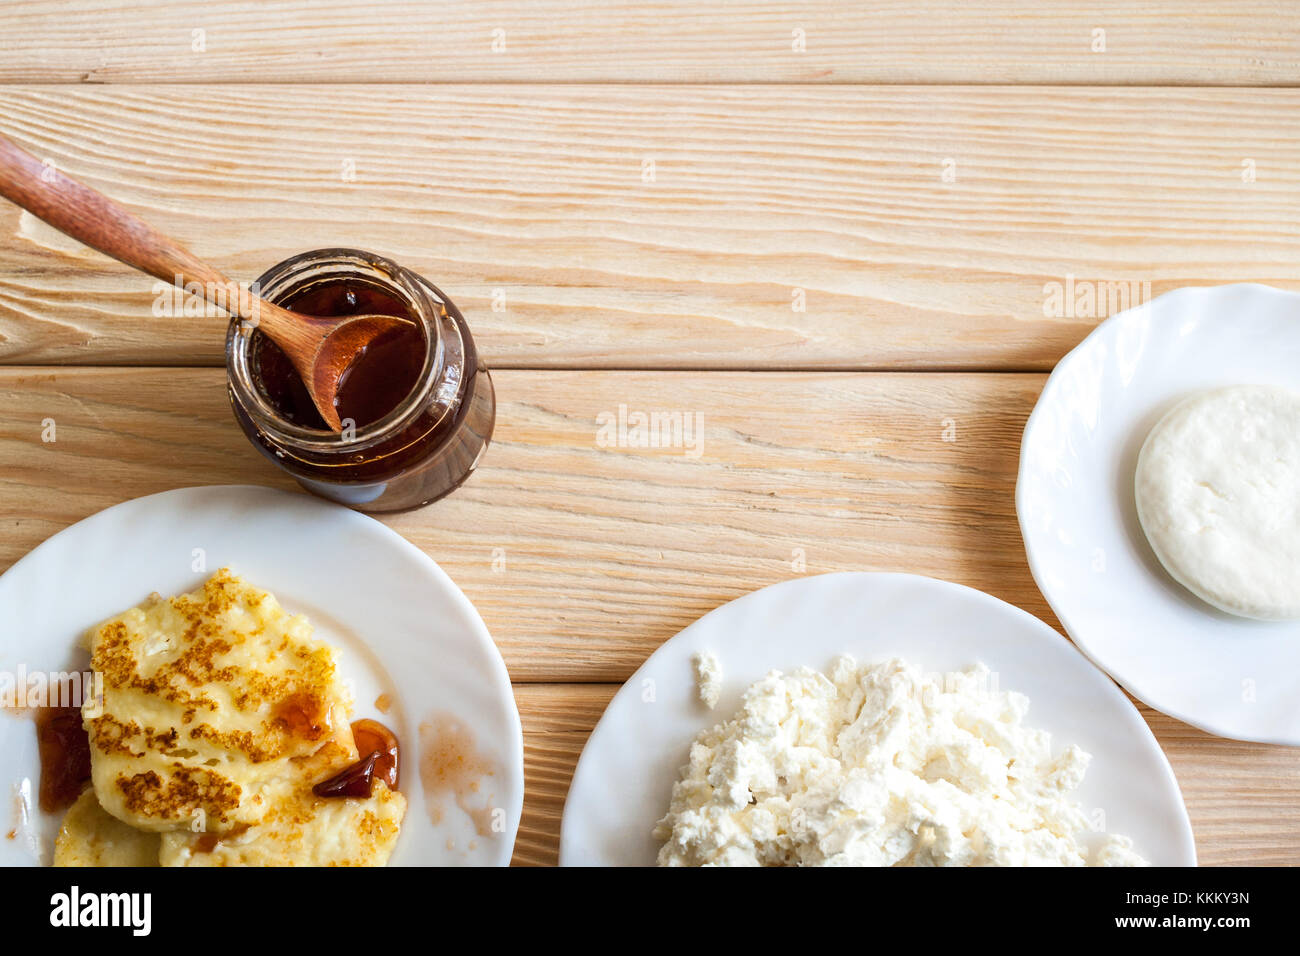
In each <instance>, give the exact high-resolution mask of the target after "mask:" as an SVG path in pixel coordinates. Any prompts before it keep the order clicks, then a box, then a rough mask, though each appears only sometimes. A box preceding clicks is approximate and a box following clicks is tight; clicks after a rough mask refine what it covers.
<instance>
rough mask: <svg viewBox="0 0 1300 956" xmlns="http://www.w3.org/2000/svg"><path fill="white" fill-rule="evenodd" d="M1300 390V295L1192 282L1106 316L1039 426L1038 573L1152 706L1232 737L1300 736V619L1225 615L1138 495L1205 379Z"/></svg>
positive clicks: (1020, 496) (1024, 503)
mask: <svg viewBox="0 0 1300 956" xmlns="http://www.w3.org/2000/svg"><path fill="white" fill-rule="evenodd" d="M1240 384H1263V385H1281V386H1286V387H1289V388H1293V389H1300V296H1297V295H1294V294H1292V293H1289V292H1281V291H1278V290H1277V289H1270V288H1268V287H1266V286H1261V285H1230V286H1220V287H1218V288H1211V289H1180V290H1178V291H1176V292H1171V293H1169V294H1167V295H1162V296H1160V297H1159V298H1157V299H1154V300H1152V301H1151V302H1148V303H1146V304H1145V305H1142V306H1139V307H1138V308H1136V309H1130V310H1129V311H1127V312H1122V313H1120V314H1118V315H1116V316H1113V317H1112V318H1110V319H1107V320H1106V321H1105V322H1103V323H1102V324H1101V325H1099V326H1098V327H1097V329H1096V330H1095V331H1094V332H1093V333H1092V334H1091V335H1089V336H1088V337H1087V338H1086V339H1084V341H1083V342H1082V343H1081V344H1080V345H1079V346H1078V347H1077V348H1075V349H1074V351H1072V352H1070V354H1069V355H1067V356H1066V357H1065V358H1063V359H1062V360H1061V362H1060V364H1058V365H1057V366H1056V370H1055V371H1054V372H1053V373H1052V375H1051V377H1050V378H1049V379H1048V380H1047V385H1046V386H1045V387H1044V388H1043V393H1042V395H1041V396H1040V397H1039V399H1038V404H1037V405H1036V406H1035V408H1034V412H1033V414H1032V415H1031V416H1030V418H1029V422H1028V424H1027V425H1026V426H1025V435H1024V441H1023V443H1022V444H1021V448H1020V475H1019V479H1018V481H1017V483H1016V511H1017V513H1018V514H1019V516H1020V530H1021V534H1022V535H1023V536H1024V539H1025V551H1026V552H1027V554H1028V556H1029V567H1030V569H1031V570H1032V571H1033V574H1034V580H1035V581H1037V582H1038V587H1039V589H1040V590H1041V591H1042V592H1043V595H1044V596H1045V597H1046V598H1047V601H1048V603H1049V604H1051V606H1052V610H1054V611H1055V612H1056V614H1057V616H1058V617H1059V618H1060V619H1061V623H1062V624H1063V625H1064V627H1065V629H1066V631H1067V632H1068V633H1069V635H1070V637H1072V638H1073V639H1074V642H1075V643H1076V644H1077V645H1078V646H1079V648H1080V649H1081V650H1082V651H1083V652H1084V653H1085V654H1087V655H1088V656H1089V657H1090V658H1092V660H1094V661H1095V662H1096V663H1097V664H1098V665H1100V666H1101V667H1102V668H1104V669H1105V670H1106V671H1108V672H1109V673H1110V674H1111V675H1112V676H1113V677H1114V678H1115V679H1116V680H1118V681H1119V682H1120V683H1121V684H1122V685H1123V686H1124V687H1126V688H1127V689H1128V690H1129V691H1130V692H1131V693H1132V694H1133V695H1134V696H1135V697H1137V698H1138V699H1139V700H1142V701H1145V702H1146V703H1147V704H1149V705H1150V706H1152V707H1154V708H1156V709H1157V710H1161V711H1164V712H1165V713H1166V714H1170V715H1171V716H1174V717H1177V718H1178V719H1180V720H1183V721H1186V722H1187V723H1189V724H1192V725H1194V726H1196V727H1200V728H1201V729H1202V730H1206V731H1209V732H1210V733H1213V734H1218V735H1219V736H1222V737H1235V738H1238V739H1241V740H1259V741H1268V742H1273V743H1285V744H1293V745H1296V744H1300V621H1285V622H1263V621H1252V620H1247V619H1245V618H1240V617H1234V616H1232V615H1230V614H1225V613H1224V612H1222V611H1218V610H1216V609H1215V608H1213V607H1211V606H1210V605H1208V604H1206V603H1205V602H1203V601H1201V600H1200V599H1199V598H1197V597H1196V596H1195V595H1193V594H1192V593H1191V592H1189V591H1187V590H1186V589H1185V588H1183V587H1182V586H1181V585H1179V584H1178V583H1177V582H1176V581H1174V580H1173V578H1171V577H1170V576H1169V574H1168V573H1167V572H1166V571H1165V570H1164V568H1163V567H1162V566H1161V565H1160V562H1159V560H1157V558H1156V556H1155V554H1154V552H1152V550H1151V547H1150V545H1149V544H1148V543H1147V540H1146V536H1145V535H1144V534H1143V532H1142V527H1141V525H1140V524H1138V520H1137V512H1136V506H1135V505H1134V499H1133V478H1134V470H1135V469H1136V467H1137V455H1138V452H1139V450H1140V449H1141V447H1142V443H1143V441H1145V439H1146V436H1147V433H1148V432H1150V430H1151V429H1152V427H1154V425H1155V424H1156V422H1157V421H1158V420H1159V419H1160V417H1161V416H1162V415H1163V414H1164V413H1165V412H1166V411H1168V410H1169V409H1170V408H1171V407H1173V406H1174V405H1175V404H1177V403H1178V401H1179V400H1181V399H1183V398H1185V397H1187V396H1188V395H1190V394H1192V393H1194V392H1197V391H1200V390H1203V389H1207V388H1215V387H1219V386H1224V385H1240Z"/></svg>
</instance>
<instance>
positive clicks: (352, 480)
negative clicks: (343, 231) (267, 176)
mask: <svg viewBox="0 0 1300 956" xmlns="http://www.w3.org/2000/svg"><path fill="white" fill-rule="evenodd" d="M254 291H255V292H257V294H259V295H260V296H262V298H264V299H267V300H268V301H270V302H273V303H275V304H276V305H280V306H283V307H285V308H288V309H295V310H298V311H302V312H306V313H310V314H314V315H331V316H333V315H355V314H373V313H382V314H386V315H393V316H397V317H399V318H400V319H402V320H403V322H404V323H406V322H409V323H411V325H412V326H413V328H411V327H410V326H407V327H406V331H407V332H409V336H408V337H407V338H406V339H404V340H403V343H402V345H403V350H402V351H401V352H400V353H393V354H385V355H384V356H382V357H381V360H384V361H393V362H395V364H396V365H400V366H401V368H402V369H409V371H410V373H411V379H412V382H413V384H412V385H411V387H410V390H409V391H408V392H406V393H405V397H401V398H400V399H398V400H397V403H396V405H395V406H394V407H392V409H391V411H389V412H387V413H386V414H383V415H382V416H381V417H379V418H377V419H376V420H375V421H372V422H363V423H360V424H358V423H355V422H353V423H351V424H350V423H349V422H346V421H345V422H344V426H345V427H344V430H343V432H342V433H336V432H332V431H330V430H329V429H328V428H326V427H325V425H324V423H323V422H322V421H321V420H320V417H319V414H318V413H317V412H315V410H314V408H312V407H311V405H310V402H309V401H308V400H306V399H305V396H306V389H305V388H304V387H303V385H302V382H301V381H300V380H299V379H298V377H297V375H296V374H293V373H292V371H291V369H290V368H289V366H288V364H287V360H286V359H285V358H284V355H283V353H282V352H280V350H279V349H278V347H276V346H275V344H274V343H272V342H271V341H270V339H269V338H267V337H266V336H265V335H263V334H262V333H261V332H259V331H257V330H256V329H249V328H247V327H245V325H244V323H243V322H241V321H240V320H238V319H234V320H232V321H231V323H230V328H229V330H228V331H227V333H226V370H227V373H228V379H229V389H230V403H231V406H232V408H233V409H234V412H235V418H236V419H237V420H238V422H239V424H240V427H242V428H243V430H244V434H246V435H247V436H248V438H249V440H250V441H252V443H253V444H254V446H256V447H257V449H258V450H259V451H261V452H262V454H264V455H265V456H266V457H267V458H268V459H270V461H271V462H273V463H274V464H275V465H276V466H277V467H279V468H280V469H281V470H283V471H285V472H287V473H288V474H290V475H292V476H293V477H294V478H295V479H297V481H298V482H299V484H301V485H302V486H303V487H304V488H306V489H307V490H309V491H311V492H314V493H315V494H317V495H320V496H321V497H323V498H328V499H330V500H331V501H337V502H340V503H341V504H345V505H348V506H349V507H352V508H355V509H357V510H358V511H366V512H374V513H382V512H393V511H405V510H408V509H410V508H418V507H420V506H422V505H427V504H429V503H430V502H431V501H435V500H437V499H438V498H441V497H442V496H443V495H445V494H447V493H448V492H450V491H452V490H453V489H455V488H456V487H458V486H459V485H460V484H461V483H462V482H463V481H464V480H465V479H466V478H468V477H469V475H470V473H471V472H473V470H474V468H475V466H477V465H478V462H479V459H480V458H481V457H482V455H483V452H484V450H485V449H486V448H487V446H488V442H489V441H490V439H491V437H492V426H493V423H494V421H495V417H496V399H495V395H494V393H493V389H492V379H491V377H490V376H489V375H488V371H487V368H486V367H485V366H484V365H483V364H482V363H481V362H480V361H479V357H478V352H477V350H476V349H475V347H474V339H473V338H472V337H471V335H470V331H469V327H468V326H467V325H466V323H465V319H464V317H463V316H462V315H461V314H460V310H458V309H457V308H456V306H455V305H454V304H453V303H452V302H451V300H449V299H448V298H447V297H446V296H445V295H443V294H442V292H440V291H439V290H438V288H437V287H436V286H434V285H433V284H432V283H430V282H428V281H427V280H425V279H423V278H422V277H420V276H419V275H417V274H415V273H414V272H411V271H410V270H409V269H405V268H403V267H402V266H399V265H398V264H397V263H395V262H392V261H390V260H388V259H385V258H382V257H380V256H376V255H372V254H370V253H368V252H362V251H360V250H357V249H318V250H315V251H313V252H305V253H303V254H302V255H298V256H294V257H293V258H291V259H286V260H285V261H284V262H281V263H279V264H278V265H275V266H272V267H271V268H270V269H268V270H267V271H266V272H264V273H263V274H262V276H261V278H259V279H258V280H257V286H256V288H255V289H254ZM417 333H418V334H417ZM362 361H368V362H369V361H373V359H371V358H370V357H369V356H368V357H366V358H365V359H363V360H362ZM384 371H385V370H384V369H382V368H381V369H380V372H381V373H383V372H384ZM384 378H385V376H384V375H383V374H380V375H379V376H377V377H375V379H374V380H376V381H380V382H382V381H383V380H384ZM400 387H404V386H400Z"/></svg>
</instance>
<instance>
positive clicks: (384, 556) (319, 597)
mask: <svg viewBox="0 0 1300 956" xmlns="http://www.w3.org/2000/svg"><path fill="white" fill-rule="evenodd" d="M200 557H201V558H202V559H203V562H204V564H205V565H206V570H204V569H202V568H200V569H198V570H196V561H197V560H198V558H200ZM227 566H228V567H230V568H231V569H232V570H233V571H234V572H235V573H236V574H238V575H240V576H241V577H243V578H244V579H245V580H247V581H248V582H249V583H250V584H254V585H256V586H257V587H261V588H264V589H266V590H268V591H270V592H271V593H272V594H274V595H275V596H276V598H277V599H278V600H279V601H280V604H281V605H282V606H283V607H284V608H286V609H287V610H289V611H292V612H301V613H304V614H306V615H307V616H308V617H309V618H310V619H311V622H312V624H313V625H314V626H315V632H316V635H317V636H319V637H321V638H323V639H324V640H327V641H329V642H330V643H331V644H333V645H334V646H336V647H338V648H340V649H341V650H342V661H341V665H342V670H343V674H344V676H345V678H347V679H349V680H351V681H352V682H353V685H354V687H355V691H356V701H357V708H356V715H355V716H356V717H358V718H360V717H373V718H375V719H378V720H380V721H382V722H383V723H385V724H387V725H388V726H390V727H391V728H393V730H394V731H396V733H397V735H398V737H399V739H400V740H401V742H402V746H403V752H402V791H403V793H405V795H406V797H407V799H408V801H409V806H408V808H407V812H406V820H405V822H404V823H403V826H402V834H401V836H400V837H399V840H398V844H397V849H396V851H395V852H394V854H393V857H392V859H391V861H390V862H391V864H392V865H395V866H402V865H406V866H419V865H505V864H507V863H508V862H509V861H510V856H511V851H512V849H513V847H514V840H515V832H516V830H517V828H518V825H519V813H520V808H521V806H522V803H523V777H524V772H523V736H522V732H521V729H520V725H519V714H518V711H516V709H515V701H514V696H513V694H512V693H511V688H510V678H509V677H508V676H507V674H506V668H505V664H504V663H502V660H501V655H500V653H499V652H498V651H497V649H496V645H494V644H493V643H492V638H491V637H490V636H489V634H488V631H487V628H486V627H485V626H484V624H483V621H482V619H481V618H480V617H479V616H478V612H477V611H475V610H474V606H473V605H472V604H470V603H469V600H468V599H467V598H466V597H465V595H464V594H462V593H461V592H460V589H459V588H457V587H456V585H455V584H453V583H452V582H451V579H449V578H448V577H447V575H446V574H444V573H443V572H442V570H441V569H440V568H439V567H438V566H437V565H436V564H434V562H433V561H432V560H430V558H429V557H428V556H427V555H425V554H424V553H423V552H421V551H420V550H419V549H418V548H416V547H414V546H413V545H411V544H410V543H409V542H407V541H405V540H403V539H402V538H401V537H400V536H399V535H397V534H396V533H394V532H393V531H390V530H389V529H388V528H386V527H385V526H384V525H382V524H380V523H379V522H378V521H375V520H374V519H373V518H368V517H366V516H364V515H361V514H358V513H356V512H354V511H349V510H348V509H346V508H342V507H339V506H337V505H331V504H327V503H325V502H323V501H321V500H319V499H316V498H311V497H308V496H307V495H302V494H290V493H288V492H284V491H274V490H271V489H268V488H255V487H248V486H226V487H209V488H184V489H181V490H178V491H168V492H163V493H162V494H157V495H151V496H149V497H147V498H137V499H136V500H134V501H127V502H125V503H123V504H120V505H116V506H114V507H112V508H109V509H107V510H106V511H101V512H100V513H99V514H97V515H93V516H91V517H89V518H87V519H86V520H84V521H81V522H78V523H77V524H75V525H73V526H72V527H70V528H67V529H66V530H64V531H61V532H60V533H59V534H56V535H55V536H54V537H52V538H50V539H49V540H48V541H46V542H45V543H44V544H42V545H41V546H40V547H38V548H36V549H35V550H34V551H32V552H31V554H29V555H27V556H26V557H24V558H23V559H22V560H21V561H19V562H18V563H17V564H15V565H14V566H13V567H12V568H10V569H9V571H8V572H6V573H5V574H4V576H3V577H0V622H3V623H0V628H2V629H3V631H2V633H0V671H8V672H10V673H14V672H15V671H16V670H17V669H18V668H19V667H20V666H25V667H26V669H27V672H28V673H31V672H34V671H40V672H49V671H62V670H66V669H68V668H70V667H75V666H77V664H78V663H79V662H84V660H85V655H84V653H83V654H81V655H80V657H79V656H78V654H77V653H76V650H75V645H76V644H77V642H78V640H79V638H80V636H81V635H82V633H83V632H84V631H85V630H86V629H87V628H89V627H92V626H93V625H95V624H97V623H99V622H100V621H102V620H104V619H105V618H108V617H111V616H113V615H114V614H117V613H118V612H120V611H124V610H126V609H127V608H129V607H132V606H133V605H135V604H137V603H139V602H140V601H141V600H143V599H144V598H145V597H146V596H147V595H149V593H150V592H153V591H158V592H160V593H162V594H166V595H171V594H179V593H182V592H185V591H190V590H192V589H194V588H195V587H198V586H199V585H200V584H202V582H203V581H204V580H206V579H207V577H208V576H209V575H210V574H211V573H212V572H215V571H216V570H217V569H218V568H221V567H227ZM381 692H386V693H388V694H389V695H390V696H391V697H392V701H393V704H392V708H391V710H390V711H389V713H387V714H381V713H379V712H378V710H377V709H376V708H375V706H374V700H375V698H376V697H377V696H378V695H379V694H380V693H381ZM443 714H445V715H449V716H451V717H453V718H455V719H456V720H458V721H459V722H460V723H461V724H462V725H463V726H464V727H466V728H468V729H469V731H470V732H471V733H472V734H473V735H474V737H475V739H476V744H477V750H478V752H479V753H480V754H482V755H483V756H485V757H486V758H487V759H488V760H490V761H491V763H492V764H494V765H495V767H496V770H495V772H494V773H493V775H492V776H491V777H485V778H484V781H483V784H482V788H481V789H482V793H483V799H484V800H485V802H486V803H487V806H489V807H492V808H499V809H500V810H501V811H502V813H501V815H500V816H499V819H500V820H501V821H502V822H503V824H504V826H503V827H502V828H501V829H500V831H499V832H497V833H495V834H493V835H491V836H487V837H484V836H481V835H479V833H478V832H477V829H478V828H477V827H476V825H475V823H474V821H473V820H472V819H471V818H470V815H469V814H467V813H465V812H463V811H462V809H461V808H460V807H459V806H458V805H457V803H456V801H455V800H454V799H444V798H442V797H441V796H438V797H435V799H434V800H433V801H430V800H428V799H426V795H425V793H424V792H423V789H422V787H421V781H420V773H419V766H420V757H421V754H420V753H419V750H420V735H419V732H418V728H419V726H420V724H421V723H422V722H424V721H428V720H430V719H431V718H432V719H436V716H437V715H443ZM33 727H34V725H33V723H32V721H31V720H30V719H29V718H24V717H21V716H16V715H15V714H14V713H13V712H4V711H0V781H3V784H4V786H5V788H6V789H5V794H4V796H5V797H6V798H8V797H9V796H10V788H11V787H13V786H15V785H21V783H22V781H23V780H28V781H30V784H29V786H30V787H31V790H32V792H33V794H34V793H35V790H36V786H37V783H38V781H39V773H40V764H39V759H38V756H37V750H36V735H35V733H34V730H33ZM5 802H6V806H8V805H9V804H10V803H11V802H12V801H10V800H9V799H6V801H5ZM430 802H435V803H439V804H442V805H444V806H443V809H444V810H445V811H446V812H444V813H443V814H442V821H441V822H440V823H437V824H435V823H434V822H433V820H432V817H431V813H430V810H431V807H430V806H429V804H430ZM466 802H467V803H468V801H466ZM470 809H471V810H476V811H477V810H479V809H480V808H478V807H476V806H473V805H470ZM14 812H15V814H16V812H17V808H15V810H14ZM15 822H16V821H15ZM32 822H33V826H32V830H31V835H32V836H33V837H34V840H33V841H30V842H32V843H34V846H35V849H36V850H37V853H38V854H39V855H40V856H41V857H42V859H41V860H40V861H39V862H45V863H48V862H49V860H50V853H51V851H52V847H53V841H54V836H55V834H56V833H57V832H58V823H59V820H58V817H57V816H50V815H45V814H41V813H40V812H39V810H35V811H34V819H33V821H32ZM13 825H14V823H12V822H11V823H10V824H9V825H8V826H6V827H5V830H6V831H7V830H8V829H9V827H10V826H13ZM26 836H27V834H20V836H19V838H17V839H14V840H0V864H3V865H8V866H13V865H32V864H35V863H37V862H38V860H37V859H36V858H35V857H34V855H33V853H32V848H31V846H29V845H28V844H29V841H28V840H27V839H26Z"/></svg>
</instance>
